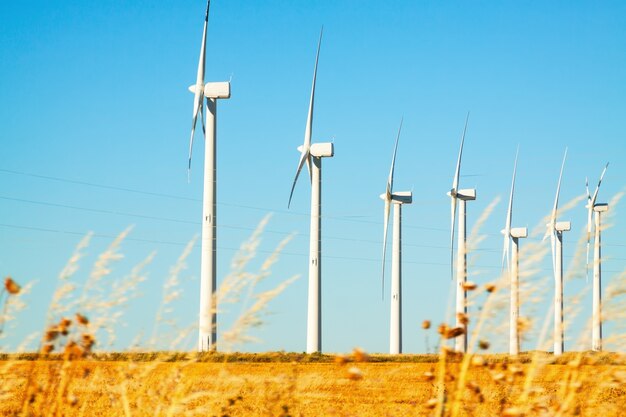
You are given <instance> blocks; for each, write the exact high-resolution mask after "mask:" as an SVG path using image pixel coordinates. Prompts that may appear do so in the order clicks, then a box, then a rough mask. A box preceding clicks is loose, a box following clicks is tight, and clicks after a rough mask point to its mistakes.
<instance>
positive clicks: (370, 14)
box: [0, 0, 626, 352]
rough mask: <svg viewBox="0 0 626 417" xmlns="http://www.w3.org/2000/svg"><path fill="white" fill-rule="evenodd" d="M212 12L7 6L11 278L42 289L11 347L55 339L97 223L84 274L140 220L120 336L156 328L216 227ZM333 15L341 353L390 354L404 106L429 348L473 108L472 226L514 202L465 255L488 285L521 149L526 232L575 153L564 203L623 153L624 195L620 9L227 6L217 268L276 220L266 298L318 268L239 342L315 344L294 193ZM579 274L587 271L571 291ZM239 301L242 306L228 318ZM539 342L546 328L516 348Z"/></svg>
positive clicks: (413, 256)
mask: <svg viewBox="0 0 626 417" xmlns="http://www.w3.org/2000/svg"><path fill="white" fill-rule="evenodd" d="M203 3H204V2H203V1H160V2H147V1H132V2H121V1H117V2H116V1H112V2H79V1H67V2H62V3H55V2H52V3H51V2H42V1H31V2H27V3H24V2H3V3H2V4H1V5H0V16H1V17H0V22H1V24H0V91H2V93H1V94H0V108H2V111H1V112H0V147H1V153H0V154H1V155H2V160H1V161H0V219H1V220H0V274H2V275H3V276H6V275H11V276H13V277H15V278H16V279H17V280H18V281H20V282H22V283H25V282H28V281H35V285H34V287H33V289H32V292H31V293H30V294H28V295H27V296H26V297H25V301H26V302H27V304H28V308H27V309H26V310H25V311H24V312H22V313H21V314H20V315H19V316H18V317H17V320H16V321H15V322H14V323H16V325H17V327H16V328H14V329H10V330H8V331H7V332H8V337H7V339H5V342H4V344H5V346H8V348H9V349H10V348H13V347H15V346H17V344H19V342H20V341H21V340H23V339H24V338H25V337H26V336H27V335H28V334H30V333H32V332H34V331H38V330H41V328H42V326H43V322H44V317H45V313H46V310H47V306H48V304H49V301H50V296H51V293H52V291H54V288H55V286H56V284H57V276H58V274H59V272H60V270H61V268H62V267H63V265H65V263H66V262H67V260H68V258H69V257H70V255H71V253H72V251H73V248H74V247H75V246H76V244H77V243H78V242H79V240H80V238H81V236H83V235H84V234H85V233H87V232H88V231H93V232H94V233H95V234H96V237H95V238H94V239H93V241H92V244H91V245H90V247H89V248H88V250H87V256H86V258H84V260H83V261H81V269H80V270H79V272H78V273H77V274H76V276H75V277H74V278H75V279H76V281H78V282H81V281H84V280H85V279H86V276H87V275H88V272H89V270H90V268H91V266H92V265H93V262H94V261H95V259H96V257H97V255H98V254H99V253H101V252H102V251H103V250H104V249H105V248H106V246H107V245H108V244H109V243H110V242H111V240H112V237H113V236H115V235H117V234H119V233H120V232H121V231H122V230H124V229H125V228H126V227H127V226H129V225H134V228H133V230H132V232H131V234H130V236H129V240H127V241H125V242H124V243H123V245H122V249H121V252H122V253H123V254H124V256H125V257H124V259H123V260H121V261H119V262H118V263H116V264H115V265H114V269H113V273H112V277H111V279H115V278H120V277H123V276H124V275H126V274H127V273H128V272H129V271H130V269H131V268H132V267H133V266H134V265H136V264H137V263H139V262H140V261H141V260H142V259H144V258H145V257H146V256H147V255H148V254H149V253H151V252H152V251H156V252H157V253H156V257H155V260H154V261H153V262H152V263H151V265H150V266H149V268H148V273H149V277H148V280H147V281H146V282H144V283H142V284H141V285H140V288H139V289H140V291H141V293H142V295H141V297H140V298H138V299H136V300H133V301H132V304H131V305H130V307H129V309H128V313H127V314H126V315H125V317H124V321H126V322H127V326H125V327H120V329H119V335H118V344H117V345H115V347H117V348H121V347H126V346H128V345H129V344H130V343H131V340H132V339H133V338H134V337H135V335H137V334H143V333H149V332H150V331H151V329H152V326H153V323H154V317H155V312H156V309H157V307H158V304H159V300H160V297H161V288H162V286H163V283H164V280H165V279H166V277H167V274H168V270H169V268H170V267H171V266H172V265H173V264H174V263H175V262H176V259H177V257H178V256H179V254H180V253H181V252H182V250H183V248H184V245H185V244H186V243H187V242H188V241H190V240H191V239H192V238H193V237H194V235H196V234H197V233H199V232H200V227H199V220H200V215H201V203H200V199H201V196H202V194H201V192H202V166H203V161H202V158H201V156H202V155H203V141H202V140H201V136H200V135H196V139H197V140H196V146H195V156H196V157H195V159H194V162H193V168H192V174H191V182H190V183H188V182H187V170H186V168H187V147H188V139H189V129H190V119H191V113H192V112H191V110H192V95H191V94H190V93H189V92H188V91H187V87H188V86H189V85H191V84H192V83H194V82H195V75H196V67H197V60H198V53H199V47H200V40H201V31H202V23H203V17H204V8H205V4H203ZM322 25H324V40H323V44H322V50H321V54H320V63H319V70H318V84H317V94H316V107H315V117H314V126H313V141H314V142H315V141H318V142H319V141H328V140H333V141H334V143H335V157H334V158H332V159H328V160H325V161H324V173H323V175H324V184H323V202H324V206H323V214H324V216H325V218H324V220H323V234H324V237H323V239H324V240H323V253H324V259H323V348H324V350H325V351H331V352H332V351H345V350H349V349H351V348H352V347H354V346H362V347H364V348H365V349H367V350H369V351H375V352H384V351H386V350H387V347H388V334H389V328H388V322H389V298H388V297H386V298H385V300H384V301H381V299H380V272H379V270H380V258H381V253H380V252H381V245H382V242H381V241H382V230H381V229H382V214H383V213H382V211H383V203H382V201H381V200H380V199H379V197H378V196H379V194H380V193H381V192H383V191H384V186H385V181H386V176H387V173H388V170H389V163H390V160H391V152H392V147H393V141H394V140H395V134H396V131H397V128H398V124H399V122H400V118H401V117H404V126H403V132H402V137H401V139H400V145H399V151H398V157H397V164H396V177H395V186H396V187H397V189H398V190H404V189H406V190H412V191H413V193H414V203H413V204H412V205H411V206H408V207H405V209H404V210H403V225H404V233H403V238H404V245H405V246H404V252H403V256H404V260H405V264H404V276H403V292H404V294H403V296H404V300H403V303H404V333H405V343H404V348H405V351H407V352H422V351H424V350H425V346H424V333H423V332H422V331H421V329H419V324H420V323H421V321H422V320H423V319H431V320H433V322H435V323H438V322H441V321H443V320H444V318H445V313H446V308H447V302H448V299H449V292H450V287H451V282H450V279H449V249H448V245H449V198H448V197H447V196H446V194H445V193H446V192H447V191H448V190H449V189H450V186H451V182H452V176H453V173H454V165H455V163H456V157H457V152H458V144H459V140H460V134H461V131H462V127H463V122H464V118H465V114H466V112H467V111H471V117H470V122H469V128H468V133H467V138H466V147H465V152H464V157H463V166H462V172H461V174H462V177H461V186H462V187H476V188H477V190H478V199H477V201H475V202H472V203H471V204H470V205H469V214H468V222H469V224H468V228H471V227H472V225H473V223H474V222H475V221H476V220H477V218H478V216H479V215H480V213H481V212H483V210H484V209H485V208H486V207H487V206H488V205H489V203H490V202H492V201H493V200H494V199H495V198H497V197H498V196H500V197H501V198H502V201H500V204H498V205H497V206H496V207H495V209H494V211H493V213H492V215H491V216H490V217H489V219H488V221H487V222H486V223H485V224H484V225H483V227H482V229H481V232H482V233H485V234H486V239H485V240H484V241H483V242H481V244H480V247H479V248H480V249H481V250H480V251H477V252H476V254H475V255H476V256H475V257H474V258H472V261H471V262H473V263H472V266H471V267H470V274H475V275H472V277H471V279H473V280H474V281H477V282H479V283H485V282H488V281H492V280H494V279H495V278H496V277H497V276H498V274H499V272H500V257H501V250H502V249H501V248H502V237H501V235H500V234H499V231H500V229H501V228H502V227H503V225H504V218H505V211H506V205H507V202H506V199H507V196H508V191H509V186H510V176H511V172H512V165H513V159H514V156H515V149H516V147H517V145H518V144H519V145H520V157H519V165H518V180H517V189H516V196H515V203H514V210H515V211H514V220H513V225H514V226H529V227H534V226H536V225H537V224H538V223H539V222H540V220H541V219H542V217H543V216H545V215H546V214H547V213H548V212H549V210H550V208H551V206H552V202H553V199H554V193H555V189H556V182H557V179H558V172H559V168H560V161H561V158H562V155H563V151H564V149H565V147H566V146H567V147H569V156H568V161H567V163H566V167H565V173H564V179H563V187H562V194H561V201H562V202H566V201H569V200H571V199H573V198H574V197H576V196H578V195H581V194H582V193H584V181H585V177H586V176H589V177H590V179H591V182H595V181H597V177H598V176H599V174H600V172H601V170H602V167H603V165H604V164H605V163H606V162H607V161H610V163H611V165H610V166H609V170H608V172H607V175H606V177H605V182H604V183H603V186H602V189H601V191H600V197H599V201H608V200H609V199H610V198H611V197H613V196H614V195H615V194H617V193H618V192H620V191H623V190H624V188H625V186H626V183H625V182H624V178H626V167H625V166H624V157H625V156H626V140H625V139H626V138H625V134H624V132H626V117H625V115H626V100H625V99H624V97H626V82H625V81H626V53H625V52H624V51H626V5H625V4H624V3H623V2H618V1H615V2H609V1H607V2H602V3H598V2H550V3H548V4H547V3H545V2H535V1H524V2H482V1H481V2H461V1H451V2H434V1H421V2H414V1H393V2H373V1H317V2H295V1H267V2H250V1H226V0H214V1H213V4H212V6H211V15H210V21H209V31H208V47H207V71H206V80H207V81H224V80H228V79H230V78H231V77H232V97H231V99H230V100H227V101H222V102H220V103H219V110H218V112H219V119H218V181H219V185H218V202H219V203H218V219H219V220H218V222H219V232H218V236H219V243H218V249H219V255H218V256H219V264H218V279H221V278H222V277H223V276H224V275H225V274H226V273H227V272H228V270H229V265H230V259H231V258H232V256H233V254H234V253H235V251H234V249H236V248H237V247H239V245H240V243H241V242H243V241H244V240H245V239H246V238H247V236H248V235H249V234H250V233H251V231H252V230H253V229H254V227H255V226H256V225H257V224H258V222H259V221H260V220H261V219H262V218H263V216H264V215H265V214H266V213H269V212H271V213H273V217H272V218H271V220H270V223H269V225H268V227H267V231H266V233H265V234H264V235H263V243H262V246H261V250H262V251H266V252H267V251H271V250H272V249H273V248H274V247H275V246H276V244H277V243H278V242H279V241H280V240H281V239H282V238H283V237H285V236H286V235H288V234H289V233H291V232H295V233H296V234H297V235H296V237H295V238H294V239H293V241H292V242H291V243H290V244H289V245H288V246H287V248H286V249H285V250H284V253H283V255H282V257H281V259H280V261H279V262H278V264H277V265H276V267H275V268H274V271H273V274H272V277H271V278H270V279H269V280H268V281H267V282H266V283H264V284H263V285H262V287H261V288H262V289H265V288H270V287H272V286H275V285H277V284H278V283H279V282H281V281H283V280H285V279H287V278H289V277H291V276H293V275H298V274H299V275H300V276H301V278H300V279H299V280H298V281H297V282H296V283H294V284H292V285H291V286H290V287H289V288H288V289H287V290H286V291H285V292H284V293H283V294H281V295H280V296H279V297H278V298H277V299H276V300H274V301H273V302H272V304H271V305H270V311H271V312H272V314H271V316H269V317H267V319H266V321H267V323H266V324H265V325H264V326H263V327H262V328H261V329H259V330H258V331H255V335H257V336H258V337H260V338H261V339H262V340H263V342H262V343H258V344H251V345H247V346H244V347H242V349H244V350H253V351H262V350H279V349H284V350H288V351H302V350H304V349H305V335H306V329H305V326H306V308H305V303H306V290H307V283H306V277H307V269H306V268H307V253H308V227H309V220H308V217H307V213H308V211H309V195H310V193H309V186H308V184H307V182H306V181H300V182H299V183H298V185H297V187H296V191H295V193H294V198H293V202H292V207H291V209H290V210H287V199H288V197H289V190H290V187H291V181H292V180H293V175H294V172H295V169H296V166H297V162H298V153H297V151H296V147H297V146H299V145H300V144H301V142H302V138H303V133H304V124H305V120H306V112H307V106H308V98H309V89H310V83H311V76H312V72H313V63H314V58H315V48H316V46H317V37H318V34H319V30H320V27H321V26H322ZM304 178H306V177H303V178H301V180H302V179H304ZM95 185H106V186H108V187H109V188H103V187H97V186H95ZM123 189H125V190H123ZM128 190H136V191H141V193H138V192H131V191H128ZM156 194H159V195H156ZM168 196H169V197H168ZM96 210H99V211H96ZM612 213H613V215H614V217H613V220H612V223H614V227H613V228H612V229H609V230H607V231H606V232H605V234H604V235H603V243H604V249H603V252H604V256H605V257H606V262H605V264H604V269H605V274H604V280H605V282H606V283H609V282H610V281H611V278H612V277H613V276H615V275H616V274H617V273H618V272H621V271H623V270H624V269H625V268H626V254H625V253H624V252H625V249H626V241H625V240H624V238H623V236H625V235H626V220H624V217H623V213H624V211H623V210H622V209H621V207H620V206H618V207H616V208H615V210H614V211H612ZM129 214H133V215H134V216H130V215H129ZM139 216H142V217H139ZM567 219H569V220H571V221H572V224H573V231H572V232H571V233H569V234H566V237H565V256H566V263H569V262H570V261H571V259H572V257H573V256H574V251H575V246H576V243H577V242H578V240H579V238H580V233H581V230H582V228H583V227H584V225H585V223H586V211H585V209H584V207H583V203H581V204H579V205H578V206H577V207H575V208H574V209H573V210H572V211H570V212H569V213H568V214H567ZM173 220H175V221H173ZM523 244H524V242H522V245H523ZM389 250H390V248H389ZM388 253H390V252H388ZM265 254H266V253H265V252H264V253H261V254H260V256H261V255H265ZM389 257H390V255H388V259H389ZM199 263H200V250H199V247H196V248H194V250H193V252H192V253H191V255H190V257H189V258H188V269H186V270H185V271H184V273H183V275H181V286H182V289H183V296H182V299H181V300H179V301H178V302H177V303H176V305H175V310H174V312H173V315H174V316H175V318H176V319H177V320H178V322H179V323H180V324H181V325H193V324H194V323H195V321H196V317H197V306H198V299H197V298H198V295H197V293H198V290H199V283H198V277H199V269H200V268H199V266H200V265H199ZM543 266H544V269H542V270H541V271H540V272H539V273H538V274H537V275H536V276H535V277H533V279H535V280H541V279H544V281H545V283H546V285H547V286H546V287H545V291H547V292H546V293H545V294H546V296H547V297H548V298H546V299H544V301H543V302H540V303H537V304H535V305H534V306H533V307H532V308H531V307H530V306H528V305H527V306H526V307H524V306H523V307H522V314H525V313H526V314H529V315H534V316H535V317H537V318H539V320H540V321H541V320H542V318H543V316H544V315H545V314H546V313H547V311H548V310H547V309H548V306H549V304H550V301H549V297H551V292H550V290H551V288H552V287H551V285H552V281H551V279H550V278H549V276H550V274H551V272H550V261H549V259H548V258H546V259H545V261H544V262H543ZM389 268H390V265H388V269H387V270H388V271H389ZM389 273H390V272H388V274H389ZM387 284H388V281H387ZM586 285H587V284H586V283H585V282H584V279H580V278H577V279H574V280H572V282H571V283H568V284H566V289H565V291H566V297H571V296H574V295H576V294H578V293H579V292H580V291H581V290H583V289H584V288H585V286H586ZM388 292H389V287H388V285H387V289H386V293H387V294H388ZM525 308H526V310H525ZM580 310H581V311H580V317H579V319H577V320H576V322H575V323H574V328H575V329H576V332H575V334H573V335H572V338H573V339H577V336H578V331H579V330H580V329H582V328H583V327H584V325H585V323H586V321H587V319H588V317H589V315H590V312H591V298H590V295H589V294H587V295H586V296H584V297H583V301H582V303H581V305H580ZM238 312H239V307H238V306H232V307H230V308H229V311H227V312H226V313H225V314H224V316H223V319H222V321H221V323H223V324H228V323H229V322H230V321H232V319H233V317H234V316H236V313H238ZM609 329H610V328H609ZM574 336H576V337H574ZM433 338H434V335H431V341H432V340H433ZM431 344H432V343H431ZM533 346H534V345H533V343H532V339H530V341H528V342H525V344H524V346H523V349H530V348H532V347H533ZM190 347H193V343H192V344H191V345H190Z"/></svg>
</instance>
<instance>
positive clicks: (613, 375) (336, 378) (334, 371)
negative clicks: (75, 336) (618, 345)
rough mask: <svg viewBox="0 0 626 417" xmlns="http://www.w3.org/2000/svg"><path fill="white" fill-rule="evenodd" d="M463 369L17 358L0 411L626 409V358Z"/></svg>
mask: <svg viewBox="0 0 626 417" xmlns="http://www.w3.org/2000/svg"><path fill="white" fill-rule="evenodd" d="M461 366H462V363H459V362H457V363H448V364H442V363H397V362H381V363H375V362H358V361H354V360H353V359H351V358H349V359H348V361H347V362H346V363H339V362H336V363H333V362H331V363H310V362H308V363H305V362H286V363H285V362H273V363H245V362H240V363H225V362H222V363H208V362H196V361H193V360H189V361H178V362H163V361H150V362H138V361H137V362H131V361H94V360H80V361H65V362H64V361H61V360H55V361H44V360H38V361H26V360H14V359H13V360H5V361H0V378H1V382H2V383H1V388H0V396H1V397H2V398H1V401H0V414H1V415H19V414H20V413H22V415H55V414H57V415H68V416H74V415H102V416H117V415H119V416H127V415H133V416H135V415H171V416H178V415H184V414H198V415H208V416H283V417H286V416H323V415H328V416H387V415H389V416H405V415H407V416H408V415H434V413H435V411H439V412H440V415H455V413H456V415H463V416H499V415H509V416H513V415H546V416H548V415H549V416H553V415H572V416H574V415H578V416H602V417H609V416H624V415H626V366H624V365H583V364H582V363H576V362H575V361H574V362H573V363H570V364H568V365H555V364H542V365H539V364H538V363H530V364H529V363H526V364H511V363H509V364H508V365H502V364H492V365H490V366H489V365H487V364H482V363H480V361H474V363H473V364H472V365H471V366H469V368H468V372H467V375H466V377H462V376H461V375H462V371H461ZM440 371H441V372H440ZM439 378H441V380H445V381H446V382H445V384H446V394H445V396H444V395H443V394H442V395H441V396H439V397H437V393H438V389H437V387H438V386H440V385H438V383H437V380H438V379H439ZM460 379H462V380H463V383H462V384H463V385H462V388H459V381H460ZM28 381H30V383H29V382H28ZM27 385H28V386H29V387H28V388H27ZM459 392H462V394H461V395H458V393H459ZM436 398H439V404H440V405H439V407H440V406H441V404H444V403H445V407H444V409H443V410H442V409H440V408H438V405H437V401H435V399H436ZM444 399H445V401H444ZM455 400H458V402H456V401H455ZM455 405H458V409H456V408H455Z"/></svg>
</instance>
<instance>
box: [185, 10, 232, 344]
mask: <svg viewBox="0 0 626 417" xmlns="http://www.w3.org/2000/svg"><path fill="white" fill-rule="evenodd" d="M210 4H211V1H210V0H209V1H207V6H206V14H205V16H204V29H203V31H202V46H201V47H200V61H199V62H198V76H197V79H196V83H195V84H194V85H192V86H190V87H189V91H191V92H192V93H194V100H193V119H192V123H191V138H190V140H189V164H188V167H187V170H188V171H187V175H188V176H189V171H190V170H191V154H192V150H193V136H194V132H195V129H196V122H197V120H198V114H199V115H200V119H201V120H202V130H203V132H204V134H205V143H204V195H203V199H202V249H201V252H202V253H201V259H200V314H199V326H198V331H199V336H198V351H199V352H205V351H208V350H215V349H216V348H217V345H216V343H217V305H216V297H215V290H216V284H217V279H216V259H217V256H216V255H217V254H216V230H217V229H216V202H215V198H216V190H215V188H216V182H217V181H216V169H215V136H216V135H215V133H216V117H217V99H227V98H230V83H229V82H227V81H226V82H215V83H206V84H205V83H204V69H205V56H206V35H207V26H208V23H209V6H210ZM205 98H206V102H207V110H208V111H207V113H206V124H205V122H204V119H202V117H203V113H204V99H205ZM207 133H208V135H207Z"/></svg>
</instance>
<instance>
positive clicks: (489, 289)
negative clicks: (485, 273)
mask: <svg viewBox="0 0 626 417" xmlns="http://www.w3.org/2000/svg"><path fill="white" fill-rule="evenodd" d="M485 290H487V292H488V293H492V292H494V291H495V290H496V286H495V284H487V285H485Z"/></svg>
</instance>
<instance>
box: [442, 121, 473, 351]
mask: <svg viewBox="0 0 626 417" xmlns="http://www.w3.org/2000/svg"><path fill="white" fill-rule="evenodd" d="M468 120H469V113H467V117H466V118H465V127H464V128H463V136H462V137H461V147H460V149H459V158H458V160H457V163H456V171H455V173H454V179H453V180H452V189H451V190H450V191H449V192H448V193H447V194H448V195H449V196H450V198H451V218H450V250H451V253H450V272H451V274H452V275H453V277H454V267H453V266H452V265H453V260H454V228H455V220H456V211H457V207H456V205H457V200H459V242H458V247H457V261H456V326H457V327H463V328H464V330H465V332H464V334H463V335H461V336H459V337H457V338H456V339H455V349H456V350H457V351H458V352H466V351H467V325H466V324H464V323H465V320H464V319H463V317H464V316H465V314H467V291H466V290H465V282H466V280H467V250H466V240H467V232H466V227H465V226H466V215H465V213H466V207H465V205H466V202H467V201H468V200H470V201H471V200H476V189H465V190H459V189H458V187H459V177H460V173H461V156H462V155H463V143H464V142H465V132H466V131H467V122H468Z"/></svg>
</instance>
